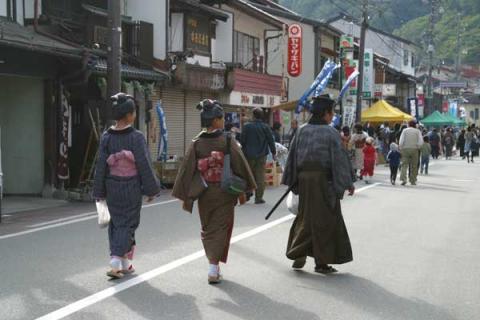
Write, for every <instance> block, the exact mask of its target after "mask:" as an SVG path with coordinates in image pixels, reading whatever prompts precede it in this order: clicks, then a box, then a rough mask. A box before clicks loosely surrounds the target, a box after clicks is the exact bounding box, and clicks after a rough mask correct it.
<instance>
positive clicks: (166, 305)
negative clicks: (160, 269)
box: [116, 282, 202, 320]
mask: <svg viewBox="0 0 480 320" xmlns="http://www.w3.org/2000/svg"><path fill="white" fill-rule="evenodd" d="M136 291H137V292H136ZM116 298H117V300H118V301H120V302H121V303H122V304H124V305H125V306H126V307H128V308H129V309H130V310H131V311H132V312H134V313H136V314H138V315H140V316H141V317H143V318H145V319H151V320H156V319H162V320H163V319H172V320H173V319H176V320H178V319H202V316H201V314H200V311H199V310H198V307H197V305H196V303H195V299H196V298H195V297H194V296H191V295H186V294H180V293H174V294H172V295H168V294H166V293H164V292H162V291H161V290H159V289H157V288H155V287H153V286H152V285H150V284H149V283H148V282H145V283H143V284H142V285H140V286H138V287H136V289H133V288H132V289H130V290H129V291H128V292H122V293H121V294H119V295H117V296H116ZM131 319H133V318H131Z"/></svg>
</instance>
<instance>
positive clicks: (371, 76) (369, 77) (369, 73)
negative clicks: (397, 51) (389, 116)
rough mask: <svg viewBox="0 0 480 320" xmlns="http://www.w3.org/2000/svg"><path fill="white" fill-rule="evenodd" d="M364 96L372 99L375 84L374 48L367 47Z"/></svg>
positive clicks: (364, 68)
mask: <svg viewBox="0 0 480 320" xmlns="http://www.w3.org/2000/svg"><path fill="white" fill-rule="evenodd" d="M363 66H364V67H363V98H364V99H371V98H372V96H373V93H374V86H375V73H374V72H375V70H374V68H373V49H365V58H364V60H363Z"/></svg>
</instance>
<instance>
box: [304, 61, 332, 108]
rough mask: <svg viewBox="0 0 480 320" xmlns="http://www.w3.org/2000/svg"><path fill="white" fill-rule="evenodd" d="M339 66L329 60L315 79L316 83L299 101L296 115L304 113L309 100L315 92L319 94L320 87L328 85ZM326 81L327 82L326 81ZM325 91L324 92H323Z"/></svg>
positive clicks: (314, 82)
mask: <svg viewBox="0 0 480 320" xmlns="http://www.w3.org/2000/svg"><path fill="white" fill-rule="evenodd" d="M337 67H338V66H337V65H336V64H335V62H333V61H331V60H328V61H327V62H325V65H324V66H323V69H322V71H320V73H319V74H318V76H317V77H316V78H315V81H313V83H312V84H311V85H310V88H308V89H307V91H305V93H304V94H303V95H302V97H301V98H300V100H298V104H297V108H296V109H295V113H297V114H299V113H300V112H302V110H303V108H305V106H306V105H307V101H308V98H309V97H310V96H311V95H312V94H313V93H314V92H315V94H317V91H318V89H319V87H320V86H321V85H322V82H324V83H323V84H324V86H326V85H327V83H328V79H330V77H331V76H332V73H333V70H335V69H336V68H337ZM324 80H326V82H325V81H324ZM322 91H323V90H322Z"/></svg>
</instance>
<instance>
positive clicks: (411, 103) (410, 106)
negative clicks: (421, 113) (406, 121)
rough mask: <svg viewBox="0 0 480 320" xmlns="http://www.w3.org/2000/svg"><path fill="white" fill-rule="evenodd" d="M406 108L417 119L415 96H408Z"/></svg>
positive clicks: (416, 100)
mask: <svg viewBox="0 0 480 320" xmlns="http://www.w3.org/2000/svg"><path fill="white" fill-rule="evenodd" d="M408 109H409V111H410V115H411V116H412V117H414V118H415V119H417V120H418V99H417V98H408Z"/></svg>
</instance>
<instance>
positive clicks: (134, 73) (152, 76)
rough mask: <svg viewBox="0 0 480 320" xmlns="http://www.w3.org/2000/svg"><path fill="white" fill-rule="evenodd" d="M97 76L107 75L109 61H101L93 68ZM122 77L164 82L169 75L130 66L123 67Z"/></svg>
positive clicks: (124, 65)
mask: <svg viewBox="0 0 480 320" xmlns="http://www.w3.org/2000/svg"><path fill="white" fill-rule="evenodd" d="M93 72H94V73H96V74H102V75H106V74H107V60H105V59H99V60H98V61H97V64H96V65H95V67H94V68H93ZM122 77H124V78H126V79H137V80H150V81H162V80H166V79H168V78H169V76H168V74H166V73H163V72H158V71H154V70H148V69H140V68H137V67H133V66H130V65H126V64H123V65H122Z"/></svg>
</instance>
